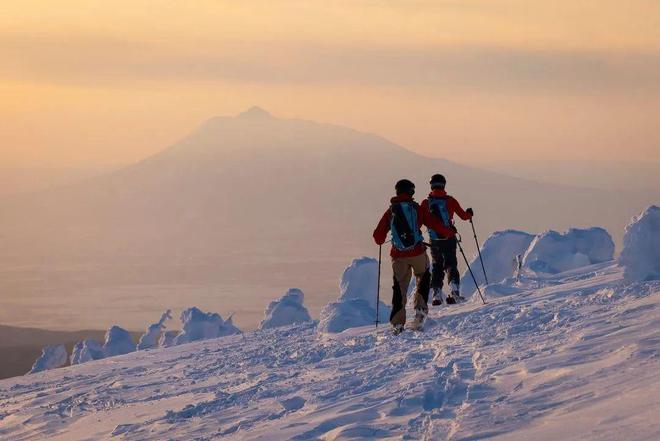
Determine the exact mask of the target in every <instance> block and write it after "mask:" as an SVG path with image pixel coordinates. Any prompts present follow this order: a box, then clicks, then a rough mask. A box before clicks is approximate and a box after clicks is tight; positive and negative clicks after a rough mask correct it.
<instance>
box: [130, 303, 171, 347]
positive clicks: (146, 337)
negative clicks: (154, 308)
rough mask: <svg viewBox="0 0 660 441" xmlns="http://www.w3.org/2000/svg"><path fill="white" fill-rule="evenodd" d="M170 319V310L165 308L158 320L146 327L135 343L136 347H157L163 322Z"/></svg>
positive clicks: (162, 329) (163, 327)
mask: <svg viewBox="0 0 660 441" xmlns="http://www.w3.org/2000/svg"><path fill="white" fill-rule="evenodd" d="M171 319H172V311H171V310H169V309H168V310H167V311H165V312H164V313H163V315H161V316H160V320H158V322H156V323H153V324H151V325H149V326H148V327H147V331H146V332H145V333H144V334H143V335H142V336H141V337H140V341H139V342H138V344H137V349H138V350H142V349H152V348H157V347H158V342H159V340H160V338H161V334H162V332H163V331H164V330H165V322H166V321H167V320H171Z"/></svg>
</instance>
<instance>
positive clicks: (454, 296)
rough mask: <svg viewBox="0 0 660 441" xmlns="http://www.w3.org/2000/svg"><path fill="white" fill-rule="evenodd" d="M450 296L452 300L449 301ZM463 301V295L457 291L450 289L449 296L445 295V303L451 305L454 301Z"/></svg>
mask: <svg viewBox="0 0 660 441" xmlns="http://www.w3.org/2000/svg"><path fill="white" fill-rule="evenodd" d="M450 298H451V300H452V301H451V302H450V301H449V299H450ZM464 301H465V297H463V296H462V295H461V294H460V293H459V292H458V291H452V292H451V296H447V304H450V303H451V304H452V305H454V304H456V303H459V302H464Z"/></svg>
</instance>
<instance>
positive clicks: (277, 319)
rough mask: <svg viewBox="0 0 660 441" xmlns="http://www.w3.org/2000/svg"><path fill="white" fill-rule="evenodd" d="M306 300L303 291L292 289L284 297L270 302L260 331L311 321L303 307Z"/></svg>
mask: <svg viewBox="0 0 660 441" xmlns="http://www.w3.org/2000/svg"><path fill="white" fill-rule="evenodd" d="M304 298H305V295H304V294H303V292H302V291H301V290H299V289H297V288H291V289H289V290H288V291H287V292H286V293H285V294H284V295H283V296H282V297H280V298H279V299H277V300H273V301H272V302H270V304H269V305H268V308H267V309H266V313H265V317H264V319H263V320H262V321H261V324H260V325H259V329H270V328H277V327H279V326H286V325H293V324H296V323H304V322H309V321H311V320H312V318H311V317H310V315H309V312H308V311H307V308H305V306H304V305H303V300H304Z"/></svg>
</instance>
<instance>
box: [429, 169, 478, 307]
mask: <svg viewBox="0 0 660 441" xmlns="http://www.w3.org/2000/svg"><path fill="white" fill-rule="evenodd" d="M430 184H431V193H430V194H429V196H428V198H426V199H424V201H423V202H422V210H423V211H424V212H425V213H428V214H429V215H430V216H431V217H432V218H434V219H435V220H436V221H439V222H442V225H443V226H444V227H445V228H449V229H452V230H455V227H454V214H457V215H458V217H460V218H461V219H463V220H469V219H472V215H473V214H474V212H473V211H472V209H471V208H468V209H467V210H463V208H461V204H459V203H458V201H457V200H456V199H454V198H453V197H451V196H449V195H448V194H447V192H446V191H445V185H446V184H447V180H446V179H445V177H444V176H442V175H439V174H438V175H433V176H432V177H431V182H430ZM429 237H430V239H431V259H432V260H433V275H432V277H431V287H432V288H433V304H434V305H440V304H442V285H443V282H444V278H445V273H446V274H447V282H448V283H449V291H450V294H449V295H448V296H447V303H448V304H452V303H456V302H457V301H458V300H462V299H463V298H462V297H461V295H460V293H459V284H460V280H461V276H460V274H459V272H458V260H457V259H456V237H455V235H454V234H452V235H451V236H448V235H446V234H445V233H443V232H441V231H439V230H435V229H434V228H429Z"/></svg>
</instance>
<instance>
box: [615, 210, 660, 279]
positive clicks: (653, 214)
mask: <svg viewBox="0 0 660 441" xmlns="http://www.w3.org/2000/svg"><path fill="white" fill-rule="evenodd" d="M619 262H620V264H621V265H623V266H624V267H625V272H624V277H625V279H626V280H627V281H639V280H653V279H660V207H658V206H656V205H652V206H650V207H648V208H647V209H646V210H644V212H643V213H642V214H640V215H639V216H637V217H634V218H633V219H632V221H631V222H630V224H629V225H628V226H627V227H626V233H625V235H624V237H623V251H621V256H620V258H619Z"/></svg>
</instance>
